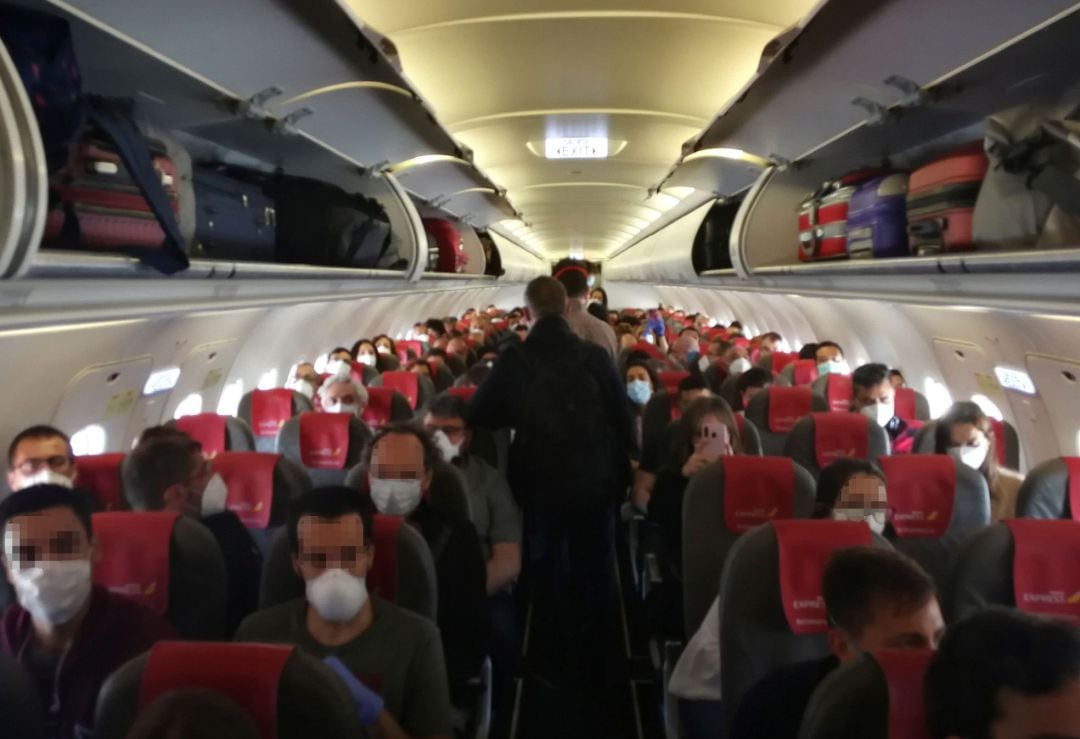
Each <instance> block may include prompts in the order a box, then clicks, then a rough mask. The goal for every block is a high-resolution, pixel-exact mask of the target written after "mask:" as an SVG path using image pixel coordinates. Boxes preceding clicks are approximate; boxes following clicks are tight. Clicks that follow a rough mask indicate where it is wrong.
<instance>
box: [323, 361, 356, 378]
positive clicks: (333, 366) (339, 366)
mask: <svg viewBox="0 0 1080 739" xmlns="http://www.w3.org/2000/svg"><path fill="white" fill-rule="evenodd" d="M326 371H327V373H329V374H331V375H333V376H334V377H348V376H349V375H350V374H352V366H351V365H350V364H349V363H348V362H346V361H345V360H344V359H331V360H330V361H329V362H327V363H326Z"/></svg>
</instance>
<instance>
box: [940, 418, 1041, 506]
mask: <svg viewBox="0 0 1080 739" xmlns="http://www.w3.org/2000/svg"><path fill="white" fill-rule="evenodd" d="M934 452H935V453H936V454H948V455H950V456H952V457H953V458H954V459H956V461H958V462H962V463H963V464H966V465H967V466H968V467H971V468H972V469H975V470H978V471H979V472H981V473H982V476H983V477H984V478H986V484H987V485H988V486H989V488H990V518H991V519H992V520H994V521H1002V520H1004V519H1006V518H1014V517H1015V516H1016V496H1017V494H1018V493H1019V492H1020V486H1021V485H1022V484H1023V483H1024V476H1023V475H1021V474H1020V473H1019V472H1016V471H1015V470H1010V469H1009V468H1007V467H1005V466H1003V465H1002V464H1000V463H999V462H998V458H997V438H996V437H995V435H994V430H993V427H992V426H991V425H990V419H989V418H988V417H987V416H986V414H985V413H983V411H982V409H981V408H979V406H978V405H976V404H975V403H972V402H970V401H960V402H958V403H954V404H953V406H952V407H951V408H950V409H949V410H948V412H947V413H946V414H945V415H944V416H942V417H941V418H939V419H938V422H937V426H936V428H935V429H934Z"/></svg>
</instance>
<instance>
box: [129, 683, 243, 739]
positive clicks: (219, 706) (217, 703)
mask: <svg viewBox="0 0 1080 739" xmlns="http://www.w3.org/2000/svg"><path fill="white" fill-rule="evenodd" d="M223 736H227V737H230V739H259V729H258V727H257V726H256V725H255V721H254V719H252V717H251V715H250V714H249V713H248V712H247V711H246V710H244V709H243V708H241V707H240V706H239V705H238V704H237V703H236V702H235V701H232V700H230V699H229V698H227V697H225V696H224V695H222V694H221V693H218V692H216V691H213V690H209V689H187V690H170V691H169V692H167V693H164V694H162V695H161V697H159V698H158V699H157V700H155V701H154V702H153V703H151V704H150V705H149V706H147V707H146V708H145V709H143V710H142V711H141V712H140V713H139V715H138V716H137V717H136V721H135V724H134V725H133V726H132V727H131V731H129V732H128V734H127V739H218V738H219V737H223Z"/></svg>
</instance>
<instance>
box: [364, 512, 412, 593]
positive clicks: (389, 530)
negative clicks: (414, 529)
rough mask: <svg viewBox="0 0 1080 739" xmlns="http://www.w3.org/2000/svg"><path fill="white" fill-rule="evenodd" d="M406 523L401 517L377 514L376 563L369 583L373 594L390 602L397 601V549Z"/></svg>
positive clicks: (374, 536)
mask: <svg viewBox="0 0 1080 739" xmlns="http://www.w3.org/2000/svg"><path fill="white" fill-rule="evenodd" d="M404 522H405V519H403V518H401V517H399V516H384V515H382V514H379V513H376V514H375V529H374V531H373V532H372V534H373V538H374V540H375V552H376V553H377V554H376V557H375V561H374V562H373V563H372V565H371V570H370V571H369V572H368V576H367V583H368V586H369V587H370V588H371V592H372V593H374V594H375V595H377V596H379V597H380V598H383V599H384V600H388V601H390V602H392V603H393V602H396V601H397V581H398V571H397V570H398V565H397V549H398V544H397V542H398V530H399V529H400V528H401V525H402V524H403V523H404Z"/></svg>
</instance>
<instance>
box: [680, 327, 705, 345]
mask: <svg viewBox="0 0 1080 739" xmlns="http://www.w3.org/2000/svg"><path fill="white" fill-rule="evenodd" d="M682 336H685V337H686V338H689V339H691V340H693V341H694V342H696V343H701V334H699V333H698V332H697V331H694V330H690V331H684V332H683V333H682Z"/></svg>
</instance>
